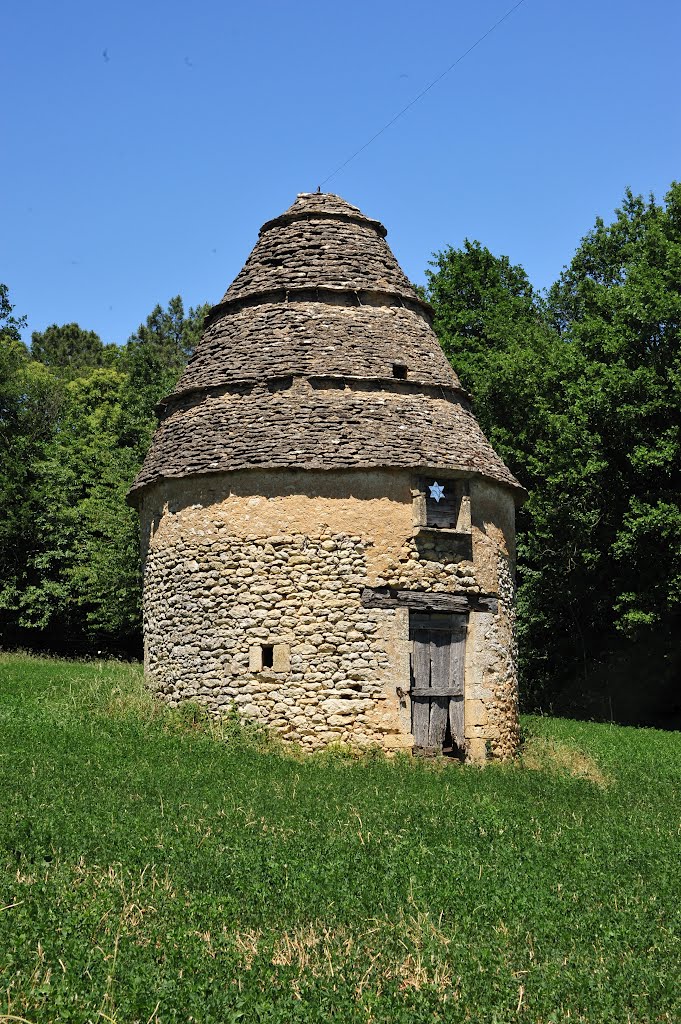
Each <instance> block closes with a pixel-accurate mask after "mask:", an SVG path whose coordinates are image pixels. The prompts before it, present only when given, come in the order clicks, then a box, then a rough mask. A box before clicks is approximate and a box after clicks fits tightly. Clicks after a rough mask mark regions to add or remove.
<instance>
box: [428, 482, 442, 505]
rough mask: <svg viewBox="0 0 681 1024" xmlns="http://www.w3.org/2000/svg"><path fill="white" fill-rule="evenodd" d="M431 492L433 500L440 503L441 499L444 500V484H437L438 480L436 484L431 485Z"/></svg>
mask: <svg viewBox="0 0 681 1024" xmlns="http://www.w3.org/2000/svg"><path fill="white" fill-rule="evenodd" d="M429 490H430V496H431V498H435V500H436V501H439V500H440V498H444V494H445V489H444V487H443V486H442V484H439V483H438V482H437V480H436V481H435V483H433V484H430V487H429Z"/></svg>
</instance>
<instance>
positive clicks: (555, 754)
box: [520, 736, 611, 789]
mask: <svg viewBox="0 0 681 1024" xmlns="http://www.w3.org/2000/svg"><path fill="white" fill-rule="evenodd" d="M520 763H521V765H522V766H523V768H529V769H530V770H532V771H540V772H549V773H554V774H558V775H569V776H571V777H572V778H573V779H586V781H587V782H592V783H593V784H594V785H595V786H598V787H599V788H600V789H607V787H608V786H609V785H610V783H611V780H610V779H609V778H608V776H607V775H606V774H605V773H604V772H603V771H601V769H600V767H599V765H598V763H597V762H596V760H595V759H594V758H593V757H591V756H590V755H589V754H587V753H585V752H584V751H583V750H580V749H579V747H576V746H574V745H573V744H571V743H565V742H564V741H563V740H558V739H553V738H552V737H547V736H530V737H529V738H528V740H527V741H526V743H525V746H524V747H523V750H522V754H521V756H520Z"/></svg>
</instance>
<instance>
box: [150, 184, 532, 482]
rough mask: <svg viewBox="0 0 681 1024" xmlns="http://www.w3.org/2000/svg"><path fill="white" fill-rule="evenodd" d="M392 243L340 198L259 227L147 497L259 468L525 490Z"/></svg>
mask: <svg viewBox="0 0 681 1024" xmlns="http://www.w3.org/2000/svg"><path fill="white" fill-rule="evenodd" d="M386 234H387V232H386V230H385V228H384V227H383V225H382V224H381V223H379V221H376V220H371V219H370V218H368V217H365V216H364V214H363V213H362V212H361V211H360V210H358V209H357V207H355V206H351V205H350V204H349V203H346V202H345V200H343V199H341V198H340V197H339V196H335V195H330V194H328V193H321V194H316V193H315V194H310V193H303V194H302V195H299V196H298V198H297V199H296V201H295V202H294V203H293V205H292V206H291V207H290V208H289V209H288V210H287V211H286V212H285V213H283V214H282V215H281V216H280V217H276V218H275V219H274V220H270V221H268V222H267V223H266V224H264V225H263V227H262V228H261V230H260V235H259V238H258V242H257V244H256V246H255V248H254V249H253V251H252V252H251V254H250V256H249V257H248V259H247V261H246V263H245V265H244V267H243V269H242V270H241V272H240V273H239V274H238V275H237V277H236V278H235V280H234V281H233V283H232V284H231V285H230V287H229V288H228V290H227V292H226V293H225V295H224V297H223V299H222V301H221V302H220V303H219V304H218V305H217V306H215V307H214V308H213V309H212V310H211V311H210V313H209V314H208V316H207V317H206V324H205V329H204V333H203V337H202V339H201V342H200V343H199V345H198V346H197V349H196V352H195V353H194V355H193V356H192V358H191V359H190V361H189V363H188V365H187V368H186V370H185V372H184V373H183V375H182V378H181V379H180V381H179V383H178V385H177V388H176V389H175V391H174V392H173V394H172V395H170V396H169V397H168V398H166V399H164V400H163V401H162V402H161V403H160V405H159V412H160V423H159V426H158V428H157V430H156V433H155V435H154V439H153V441H152V445H151V448H150V451H149V453H148V455H147V458H146V459H145V462H144V465H143V466H142V469H141V470H140V472H139V474H138V476H137V478H136V480H135V482H134V483H133V486H132V488H131V492H130V497H131V499H132V500H133V501H134V500H136V498H137V496H138V494H139V492H140V491H141V489H143V488H144V487H146V486H148V485H149V484H152V483H154V482H155V481H157V480H160V479H162V478H165V477H185V476H192V475H195V474H203V473H220V472H225V471H230V470H237V469H247V468H255V467H257V468H267V467H271V468H275V467H276V468H284V467H291V468H296V469H305V468H307V469H323V470H327V469H328V470H333V469H347V468H352V467H357V468H367V469H368V468H375V467H379V466H382V467H387V466H394V467H398V466H403V467H407V466H408V467H422V468H424V469H425V468H429V469H455V470H467V471H472V472H476V473H480V474H482V475H483V476H487V477H490V478H492V479H494V480H497V481H498V482H499V483H502V484H505V485H507V486H509V487H511V488H513V489H517V490H518V491H519V492H522V488H521V487H520V485H519V484H518V481H517V480H516V479H515V477H514V476H513V475H512V474H511V473H510V471H509V470H508V469H507V468H506V466H505V465H504V463H503V462H502V461H501V459H500V458H499V457H498V455H497V454H496V453H495V452H494V450H493V449H492V447H491V445H490V444H489V442H488V441H487V439H486V438H485V436H484V435H483V433H482V431H481V429H480V427H479V425H478V423H477V421H476V419H475V417H474V416H473V414H472V412H471V409H470V403H469V398H468V395H467V394H466V393H465V392H464V391H463V389H462V387H461V384H460V382H459V380H458V378H457V376H456V374H455V373H454V371H453V370H452V368H451V366H450V365H449V363H448V361H447V359H446V357H445V355H444V353H443V352H442V349H441V348H440V345H439V343H438V340H437V338H436V336H435V334H434V332H433V330H432V327H431V310H430V307H429V306H428V304H427V303H425V302H424V301H423V300H422V299H421V298H420V297H419V295H418V294H417V292H416V291H415V290H414V288H413V287H412V285H411V284H410V283H409V281H408V280H407V278H406V277H405V275H404V273H403V272H402V269H401V268H400V266H399V264H398V262H397V260H396V259H395V257H394V256H393V254H392V252H391V251H390V248H389V247H388V245H387V243H386V241H385V236H386Z"/></svg>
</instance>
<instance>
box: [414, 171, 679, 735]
mask: <svg viewBox="0 0 681 1024" xmlns="http://www.w3.org/2000/svg"><path fill="white" fill-rule="evenodd" d="M432 266H433V267H434V268H435V269H434V270H432V271H430V273H429V287H428V297H429V299H430V301H431V302H432V303H433V306H434V307H435V312H436V319H435V326H436V330H437V331H438V333H439V335H440V338H441V341H442V344H443V347H444V349H445V351H446V352H447V354H448V355H449V357H450V358H451V360H452V363H453V365H454V367H455V369H456V370H457V372H458V373H459V375H460V377H461V379H462V382H463V383H464V385H465V386H466V387H468V388H470V390H471V391H472V392H473V394H474V396H475V408H476V413H477V415H478V417H479V419H480V421H481V423H482V425H483V428H484V429H485V430H486V432H487V433H488V435H489V437H490V440H491V441H492V443H493V444H494V445H495V447H496V448H497V449H498V450H499V452H500V454H501V455H502V456H503V457H504V458H505V459H506V461H507V463H508V464H509V465H510V467H511V469H512V470H513V471H514V472H515V473H516V475H517V476H518V478H519V479H520V481H521V482H522V483H523V484H524V485H525V486H526V487H527V488H528V490H529V492H530V496H529V499H528V501H527V503H526V504H525V506H524V507H523V508H522V509H521V510H520V512H519V515H518V554H519V573H518V578H519V592H518V608H519V636H520V647H521V669H522V681H523V690H524V694H525V698H526V701H527V702H528V703H529V704H530V705H533V704H535V703H537V702H543V703H544V705H546V704H548V703H558V705H559V706H563V707H565V706H567V705H568V704H569V703H570V702H572V703H573V704H578V705H580V706H581V708H582V710H585V709H587V710H589V711H590V712H593V713H599V714H601V713H604V712H605V713H608V712H609V711H613V713H616V714H618V715H619V716H620V717H625V718H626V717H628V718H635V717H636V715H637V714H639V713H640V711H641V705H642V697H641V687H640V685H639V680H640V677H641V673H642V672H644V671H646V672H647V674H648V676H649V678H648V681H647V690H648V692H649V693H652V691H654V690H655V686H656V684H657V683H659V686H658V690H659V693H658V697H659V699H660V701H662V697H661V696H660V695H661V693H662V691H663V690H664V687H665V686H666V687H667V690H666V694H667V696H666V697H665V700H666V701H667V705H669V703H670V697H669V692H670V690H669V688H670V686H671V682H670V681H671V680H672V679H674V678H675V673H677V672H678V664H679V662H678V654H675V653H674V652H675V650H676V647H675V641H674V637H675V636H676V635H677V634H678V629H679V626H680V625H681V623H680V621H679V604H680V591H681V564H680V559H681V513H680V511H679V499H680V495H681V478H680V475H679V474H680V460H679V430H680V429H681V415H680V413H681V409H680V408H679V406H680V401H679V381H680V380H681V368H680V364H679V340H680V331H679V324H680V323H681V303H680V298H679V291H680V287H681V190H680V188H679V186H678V185H674V186H673V187H672V189H671V191H670V192H669V194H668V196H667V197H666V204H665V205H658V204H656V203H655V201H654V200H652V199H651V200H649V201H647V202H646V201H644V200H643V199H641V198H640V197H634V196H633V195H632V194H631V193H627V194H626V196H625V201H624V203H623V206H622V209H621V210H618V211H617V212H616V219H615V220H614V222H613V223H612V224H611V225H606V224H604V223H603V221H600V220H599V221H597V223H596V226H595V228H594V229H593V231H591V232H589V234H588V235H587V236H586V237H585V238H584V239H583V241H582V243H581V245H580V247H579V248H578V250H577V252H576V254H575V257H574V259H573V260H572V262H571V264H570V266H569V267H568V268H567V269H566V270H565V272H564V273H563V275H562V276H561V278H560V280H559V281H558V282H557V283H556V285H555V286H554V287H553V288H552V289H551V290H550V293H549V295H548V297H547V299H546V300H544V299H543V298H542V297H541V296H538V295H537V294H536V292H534V291H533V290H532V288H531V286H530V284H529V282H528V280H527V277H526V275H525V274H524V272H523V270H522V268H520V267H513V266H511V264H510V263H509V261H508V260H507V259H506V258H505V257H501V258H499V257H495V256H493V255H492V254H491V253H489V251H488V250H486V249H484V248H483V247H481V246H480V245H479V244H478V243H468V242H467V243H466V244H465V246H464V247H463V249H461V250H453V249H449V250H446V251H445V252H444V253H441V254H439V255H437V256H436V258H435V262H434V263H433V264H432ZM643 644H645V647H644V646H643ZM643 652H645V657H643Z"/></svg>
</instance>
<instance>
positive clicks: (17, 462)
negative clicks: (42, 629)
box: [0, 285, 63, 641]
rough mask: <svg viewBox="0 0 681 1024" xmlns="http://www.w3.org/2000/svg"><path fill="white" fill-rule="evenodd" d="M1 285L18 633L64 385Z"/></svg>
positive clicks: (9, 567) (6, 606)
mask: <svg viewBox="0 0 681 1024" xmlns="http://www.w3.org/2000/svg"><path fill="white" fill-rule="evenodd" d="M12 308H13V307H12V305H11V303H10V301H9V294H8V289H7V287H6V286H5V285H0V638H1V639H4V640H5V641H7V640H8V639H16V638H17V636H18V635H19V634H20V632H21V630H22V628H23V627H24V626H25V625H26V624H27V622H26V620H25V618H24V610H25V595H26V591H27V588H29V587H30V586H31V585H32V583H33V579H32V576H31V571H32V570H31V566H32V563H33V561H34V559H35V556H36V554H37V553H38V552H39V551H40V546H41V537H40V530H39V526H38V523H37V519H36V511H37V491H38V487H39V478H38V473H37V469H36V466H37V463H38V462H39V460H40V459H41V458H42V457H43V454H44V452H45V450H46V447H47V445H48V444H49V441H50V439H51V437H52V436H53V433H54V430H55V426H56V424H57V422H58V418H59V414H60V409H61V405H62V398H63V395H62V386H61V383H60V382H59V381H57V380H56V379H55V378H54V377H53V376H52V374H51V373H50V372H49V370H47V369H46V368H45V367H44V366H42V365H41V364H39V363H36V362H33V361H32V360H31V359H30V356H29V353H28V350H27V348H26V346H25V345H24V344H23V342H22V341H21V337H20V330H21V328H22V327H24V326H25V322H26V320H25V317H21V318H15V317H14V316H13V314H12Z"/></svg>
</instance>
